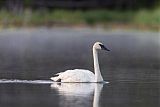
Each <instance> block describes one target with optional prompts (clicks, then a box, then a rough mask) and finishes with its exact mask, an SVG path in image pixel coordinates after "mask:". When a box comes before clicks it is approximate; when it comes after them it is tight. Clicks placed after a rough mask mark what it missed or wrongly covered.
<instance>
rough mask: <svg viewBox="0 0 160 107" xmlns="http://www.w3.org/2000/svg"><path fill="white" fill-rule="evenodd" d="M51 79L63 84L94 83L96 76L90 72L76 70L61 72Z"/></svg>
mask: <svg viewBox="0 0 160 107" xmlns="http://www.w3.org/2000/svg"><path fill="white" fill-rule="evenodd" d="M51 79H52V80H53V81H61V82H94V74H93V73H92V72H91V71H89V70H83V69H74V70H67V71H65V72H61V73H59V76H56V77H52V78H51Z"/></svg>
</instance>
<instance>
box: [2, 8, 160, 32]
mask: <svg viewBox="0 0 160 107" xmlns="http://www.w3.org/2000/svg"><path fill="white" fill-rule="evenodd" d="M112 24H115V25H117V26H118V27H122V26H127V27H135V26H136V27H137V26H138V27H139V28H141V27H142V29H145V28H147V29H152V30H159V28H160V8H156V9H153V10H137V11H115V10H86V11H82V10H75V11H73V10H52V11H45V10H41V11H40V10H37V11H36V10H34V11H32V10H30V9H26V10H25V11H23V12H21V13H14V12H9V11H6V10H0V28H5V27H12V26H16V27H21V26H40V25H42V26H43V25H45V26H54V25H59V26H65V25H87V26H94V25H103V26H109V25H112ZM139 28H138V29H139Z"/></svg>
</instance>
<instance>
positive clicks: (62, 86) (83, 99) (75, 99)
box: [51, 83, 103, 107]
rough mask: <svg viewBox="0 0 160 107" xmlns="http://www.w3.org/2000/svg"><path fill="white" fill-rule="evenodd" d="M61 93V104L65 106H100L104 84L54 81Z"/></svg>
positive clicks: (54, 87)
mask: <svg viewBox="0 0 160 107" xmlns="http://www.w3.org/2000/svg"><path fill="white" fill-rule="evenodd" d="M51 88H52V89H56V90H57V91H58V93H59V95H60V99H59V102H60V103H59V104H60V106H62V107H63V106H65V107H91V106H92V105H93V107H99V97H100V93H101V90H102V88H103V84H99V83H53V84H51Z"/></svg>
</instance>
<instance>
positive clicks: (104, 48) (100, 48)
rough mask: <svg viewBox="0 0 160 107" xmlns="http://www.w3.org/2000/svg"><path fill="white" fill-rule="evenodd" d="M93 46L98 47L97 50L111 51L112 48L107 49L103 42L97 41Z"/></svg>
mask: <svg viewBox="0 0 160 107" xmlns="http://www.w3.org/2000/svg"><path fill="white" fill-rule="evenodd" d="M93 48H94V49H97V50H106V51H110V50H109V49H107V48H106V47H105V46H104V45H103V44H102V43H101V42H96V43H94V45H93Z"/></svg>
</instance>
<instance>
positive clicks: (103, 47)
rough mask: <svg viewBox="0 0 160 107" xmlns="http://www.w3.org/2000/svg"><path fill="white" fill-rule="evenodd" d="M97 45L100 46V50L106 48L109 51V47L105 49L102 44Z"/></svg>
mask: <svg viewBox="0 0 160 107" xmlns="http://www.w3.org/2000/svg"><path fill="white" fill-rule="evenodd" d="M99 46H100V47H101V49H102V50H106V51H110V50H109V49H107V48H106V47H105V46H104V45H102V44H99Z"/></svg>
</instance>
